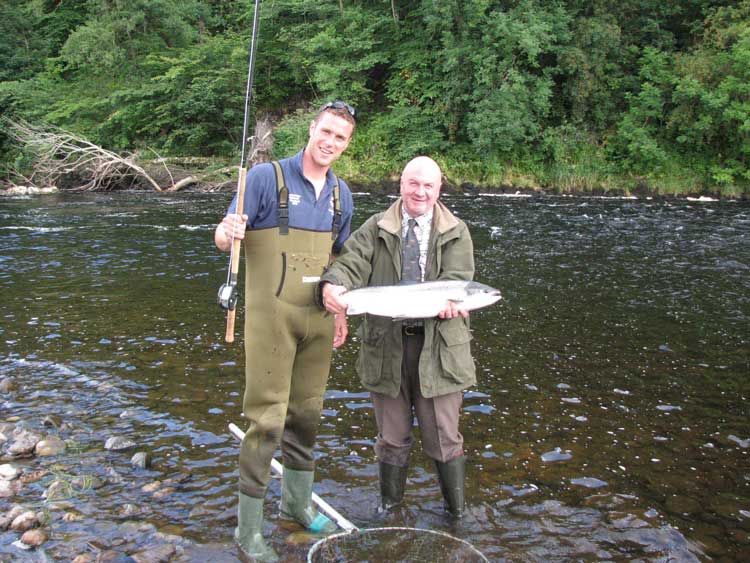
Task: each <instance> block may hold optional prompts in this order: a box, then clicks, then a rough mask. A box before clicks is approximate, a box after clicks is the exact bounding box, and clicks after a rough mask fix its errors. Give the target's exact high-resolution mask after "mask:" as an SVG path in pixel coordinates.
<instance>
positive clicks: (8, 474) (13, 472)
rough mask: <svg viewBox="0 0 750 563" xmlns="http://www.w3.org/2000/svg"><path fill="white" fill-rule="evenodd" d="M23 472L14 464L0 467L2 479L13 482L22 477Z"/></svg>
mask: <svg viewBox="0 0 750 563" xmlns="http://www.w3.org/2000/svg"><path fill="white" fill-rule="evenodd" d="M20 473H21V471H20V470H19V469H18V468H17V467H16V466H15V465H13V464H10V463H5V464H3V465H0V479H4V480H6V481H12V480H13V479H15V478H16V477H18V476H19V475H20Z"/></svg>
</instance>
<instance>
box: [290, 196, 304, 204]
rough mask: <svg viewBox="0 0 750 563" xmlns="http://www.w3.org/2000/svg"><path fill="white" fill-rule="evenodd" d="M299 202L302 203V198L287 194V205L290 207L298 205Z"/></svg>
mask: <svg viewBox="0 0 750 563" xmlns="http://www.w3.org/2000/svg"><path fill="white" fill-rule="evenodd" d="M300 201H302V196H300V195H299V194H289V203H291V204H292V205H299V202H300Z"/></svg>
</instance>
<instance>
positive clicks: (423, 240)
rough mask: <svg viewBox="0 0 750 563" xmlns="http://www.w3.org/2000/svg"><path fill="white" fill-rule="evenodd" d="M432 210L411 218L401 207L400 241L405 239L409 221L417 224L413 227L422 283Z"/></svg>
mask: <svg viewBox="0 0 750 563" xmlns="http://www.w3.org/2000/svg"><path fill="white" fill-rule="evenodd" d="M432 211H433V210H432V209H430V210H429V211H428V212H427V213H425V214H424V215H420V216H419V217H411V216H410V215H409V214H408V213H407V212H406V209H404V207H403V206H401V239H402V240H403V239H404V238H406V231H408V230H409V219H414V220H415V221H416V222H417V224H416V226H415V227H414V234H415V235H416V237H417V242H419V269H420V270H422V281H424V269H425V266H426V265H427V247H428V246H429V244H430V231H431V230H432Z"/></svg>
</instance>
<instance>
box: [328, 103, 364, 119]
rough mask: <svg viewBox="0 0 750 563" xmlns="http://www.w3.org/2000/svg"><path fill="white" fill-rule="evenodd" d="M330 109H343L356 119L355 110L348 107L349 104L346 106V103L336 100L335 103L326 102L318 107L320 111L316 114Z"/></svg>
mask: <svg viewBox="0 0 750 563" xmlns="http://www.w3.org/2000/svg"><path fill="white" fill-rule="evenodd" d="M331 108H333V109H345V110H346V111H348V112H349V115H351V116H352V117H354V118H355V119H356V116H357V112H356V110H355V109H354V108H353V107H352V106H350V105H349V104H347V103H346V102H342V101H340V100H336V101H335V102H327V103H325V104H323V105H322V106H321V107H320V109H319V110H318V113H320V112H321V111H325V110H327V109H331Z"/></svg>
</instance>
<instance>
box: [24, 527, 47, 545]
mask: <svg viewBox="0 0 750 563" xmlns="http://www.w3.org/2000/svg"><path fill="white" fill-rule="evenodd" d="M21 541H22V542H23V543H25V544H26V545H28V546H31V547H39V546H40V545H42V544H43V543H44V542H46V541H47V532H46V531H44V529H42V528H36V529H34V530H29V531H27V532H24V534H23V535H22V536H21Z"/></svg>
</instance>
